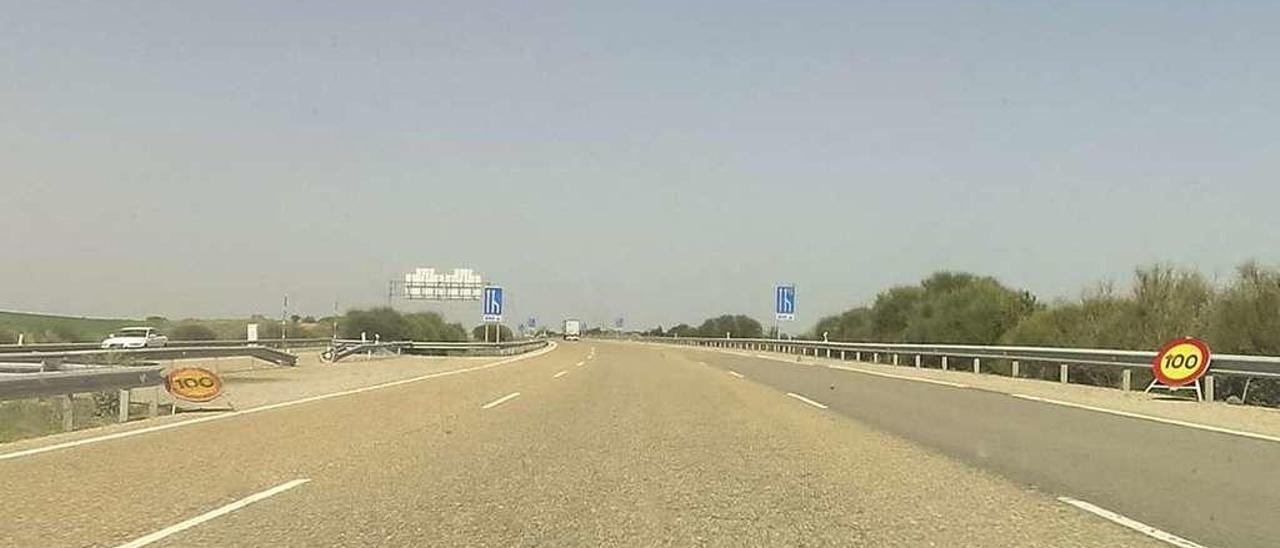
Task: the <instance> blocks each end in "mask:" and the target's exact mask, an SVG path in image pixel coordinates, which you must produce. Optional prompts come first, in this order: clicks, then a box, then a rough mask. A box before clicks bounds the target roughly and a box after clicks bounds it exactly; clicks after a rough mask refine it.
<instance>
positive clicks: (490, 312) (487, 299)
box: [483, 286, 502, 322]
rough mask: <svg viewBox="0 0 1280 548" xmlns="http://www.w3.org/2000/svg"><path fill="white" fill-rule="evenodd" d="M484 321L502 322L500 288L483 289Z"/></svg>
mask: <svg viewBox="0 0 1280 548" xmlns="http://www.w3.org/2000/svg"><path fill="white" fill-rule="evenodd" d="M483 300H484V321H486V322H500V321H502V288H501V287H494V286H489V287H486V288H484V299H483Z"/></svg>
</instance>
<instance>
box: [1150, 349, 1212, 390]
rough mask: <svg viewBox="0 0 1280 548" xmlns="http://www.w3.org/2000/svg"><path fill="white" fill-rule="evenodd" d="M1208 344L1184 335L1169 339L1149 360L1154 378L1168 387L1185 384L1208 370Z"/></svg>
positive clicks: (1194, 380)
mask: <svg viewBox="0 0 1280 548" xmlns="http://www.w3.org/2000/svg"><path fill="white" fill-rule="evenodd" d="M1209 358H1210V356H1209V345H1207V344H1205V343H1204V341H1201V340H1199V339H1193V338H1191V337H1186V338H1182V339H1174V340H1172V341H1169V342H1168V343H1166V344H1165V345H1164V347H1163V348H1161V349H1160V352H1157V353H1156V357H1155V359H1154V360H1152V361H1151V372H1152V373H1153V374H1154V375H1155V377H1156V380H1157V381H1160V384H1163V385H1165V386H1168V387H1178V386H1186V385H1188V384H1191V383H1193V382H1196V381H1198V380H1200V377H1203V376H1204V374H1205V372H1207V371H1208V370H1209Z"/></svg>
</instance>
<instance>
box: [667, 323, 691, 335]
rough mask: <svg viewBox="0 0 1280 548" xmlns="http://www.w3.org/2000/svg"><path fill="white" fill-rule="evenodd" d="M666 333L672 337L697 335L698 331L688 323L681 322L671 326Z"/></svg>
mask: <svg viewBox="0 0 1280 548" xmlns="http://www.w3.org/2000/svg"><path fill="white" fill-rule="evenodd" d="M667 334H668V335H671V336H673V337H697V336H698V331H697V330H696V329H694V328H692V327H690V326H689V324H686V323H682V324H680V325H677V326H675V327H672V328H671V329H668V330H667Z"/></svg>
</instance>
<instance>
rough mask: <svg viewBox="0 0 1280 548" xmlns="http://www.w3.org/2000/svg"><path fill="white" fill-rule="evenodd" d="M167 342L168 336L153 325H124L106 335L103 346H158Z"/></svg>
mask: <svg viewBox="0 0 1280 548" xmlns="http://www.w3.org/2000/svg"><path fill="white" fill-rule="evenodd" d="M167 344H169V337H166V336H164V335H161V334H160V333H159V332H157V331H156V328H154V327H124V328H121V329H120V330H119V331H116V332H115V333H112V334H110V335H107V338H106V340H103V341H102V347H103V348H159V347H162V346H164V345H167Z"/></svg>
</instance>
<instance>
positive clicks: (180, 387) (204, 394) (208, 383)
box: [165, 367, 222, 402]
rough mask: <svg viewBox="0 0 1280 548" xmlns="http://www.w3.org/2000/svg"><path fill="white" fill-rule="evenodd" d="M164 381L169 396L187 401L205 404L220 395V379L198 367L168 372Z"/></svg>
mask: <svg viewBox="0 0 1280 548" xmlns="http://www.w3.org/2000/svg"><path fill="white" fill-rule="evenodd" d="M166 381H167V382H166V383H165V386H166V388H168V390H169V393H170V394H173V396H174V397H175V398H180V399H184V400H187V401H193V402H206V401H210V400H212V399H214V398H216V397H218V395H219V394H221V393H222V379H219V378H218V376H217V375H215V374H213V372H212V371H209V370H208V369H203V368H200V367H184V368H182V369H175V370H173V371H171V372H169V376H168V377H167V379H166Z"/></svg>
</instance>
